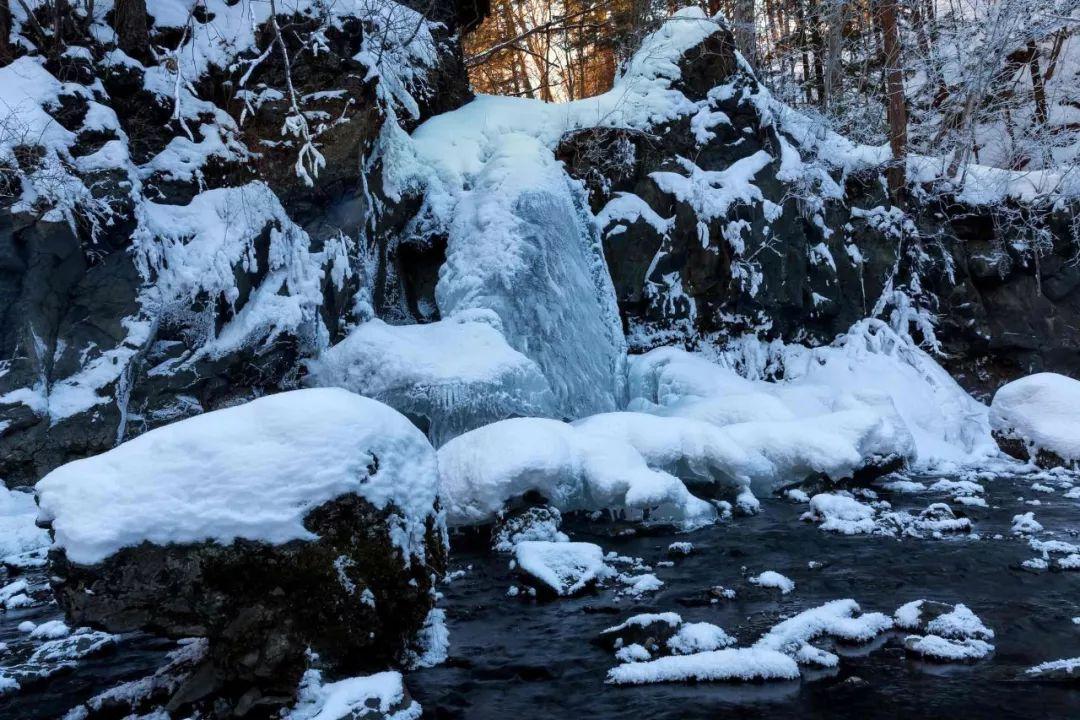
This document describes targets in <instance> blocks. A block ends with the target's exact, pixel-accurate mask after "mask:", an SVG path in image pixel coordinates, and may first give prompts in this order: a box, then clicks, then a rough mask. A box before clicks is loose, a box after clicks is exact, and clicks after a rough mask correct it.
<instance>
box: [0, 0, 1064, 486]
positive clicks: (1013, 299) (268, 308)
mask: <svg viewBox="0 0 1080 720" xmlns="http://www.w3.org/2000/svg"><path fill="white" fill-rule="evenodd" d="M243 5H245V4H243V3H241V4H239V5H238V4H235V3H234V4H230V3H228V2H224V1H223V0H217V1H214V0H211V2H208V3H207V4H206V5H205V12H204V11H203V10H201V9H200V11H199V12H198V13H195V14H194V15H192V16H191V17H188V18H182V17H171V16H169V14H168V13H165V12H161V13H160V17H157V16H155V17H154V18H153V19H154V22H153V25H152V28H151V38H152V40H153V43H154V45H155V47H156V48H158V49H159V51H155V54H154V57H153V58H150V57H143V58H135V57H131V56H129V55H127V54H125V53H124V52H123V51H121V50H120V49H119V48H118V47H117V46H116V42H115V37H114V36H113V35H112V31H111V30H110V29H109V27H108V25H107V23H106V22H105V16H104V15H102V16H101V17H99V18H96V19H86V18H84V19H83V21H82V23H75V24H73V25H72V27H70V28H66V29H65V33H66V34H65V35H64V43H65V46H66V50H65V51H64V52H63V53H61V54H59V55H57V54H53V53H43V52H38V51H37V50H36V49H34V46H33V44H32V43H27V44H24V46H22V50H20V53H21V56H20V57H18V58H16V60H15V61H14V62H13V63H11V64H10V65H8V66H6V67H4V68H2V69H0V75H3V77H2V78H0V80H2V81H3V85H4V87H11V88H15V90H13V91H12V92H14V93H16V94H17V95H18V97H17V98H14V97H13V98H9V100H11V99H13V100H15V101H17V102H9V105H13V106H18V107H20V108H21V110H20V112H18V113H15V114H13V116H12V119H11V121H10V122H9V123H8V127H7V128H6V129H5V134H4V138H3V150H4V162H5V166H4V180H5V188H6V192H5V193H4V199H3V204H2V208H0V248H2V249H0V257H2V258H3V261H2V268H3V272H2V273H0V297H3V299H4V303H3V308H4V310H3V315H2V318H0V344H2V347H3V356H4V358H5V359H4V361H3V371H2V373H0V457H2V458H3V459H2V461H0V476H2V477H3V478H4V479H5V482H6V483H7V484H9V485H19V484H28V483H32V482H34V481H36V480H37V479H38V478H40V477H41V476H42V475H43V474H44V473H45V472H47V471H48V470H50V469H51V468H53V467H55V466H57V465H59V464H61V463H63V462H65V461H68V460H71V459H74V458H78V457H83V456H86V455H91V454H94V453H98V452H100V451H102V450H105V449H107V448H109V447H112V446H113V445H115V444H116V443H118V442H119V441H122V440H123V439H125V438H129V437H132V436H133V435H136V434H138V433H141V432H144V431H145V430H147V429H151V428H154V427H157V426H160V425H162V424H165V423H168V422H171V421H174V420H177V419H180V418H183V417H187V416H190V415H193V414H198V413H201V412H205V411H208V410H212V409H215V408H218V407H223V406H227V405H230V404H234V403H237V402H240V401H243V400H246V399H250V398H252V397H256V396H258V395H261V394H265V393H271V392H276V391H280V390H283V389H288V388H291V387H295V386H297V385H298V384H299V383H300V382H301V377H302V375H303V373H304V372H305V366H304V360H305V359H306V358H310V357H313V356H315V355H318V354H319V353H320V352H321V350H322V349H324V348H326V347H328V346H329V345H331V344H333V343H334V342H336V341H338V340H339V339H341V338H342V337H343V335H344V334H345V332H346V330H347V329H348V328H349V327H351V326H352V325H355V324H356V323H357V322H360V321H363V320H367V319H370V318H372V317H375V316H378V317H381V318H383V319H385V320H387V321H388V322H390V323H412V322H429V321H432V320H437V319H438V318H439V317H440V316H441V313H440V307H439V302H438V299H437V298H436V292H435V290H436V285H437V283H438V281H439V278H440V271H442V270H445V269H444V267H443V266H444V263H445V261H446V253H447V236H446V234H445V232H444V231H442V230H439V229H438V228H435V229H432V228H431V227H429V226H428V225H425V216H424V211H423V208H424V207H425V205H424V204H425V201H426V200H430V196H428V197H425V191H423V190H417V189H416V188H412V189H411V190H410V191H409V192H398V189H397V188H390V190H389V191H387V189H385V188H384V187H383V177H384V173H383V169H384V168H383V163H384V160H385V158H386V153H387V151H388V148H392V146H393V144H394V142H395V139H394V138H395V137H396V136H395V134H394V133H400V132H402V131H406V132H407V131H410V130H411V129H413V128H415V127H416V126H417V125H418V124H420V123H421V122H422V121H424V120H425V119H427V118H429V117H432V116H434V115H437V114H439V113H444V112H445V111H447V110H450V109H453V108H457V107H459V106H461V105H462V104H463V103H465V102H466V101H468V100H469V99H470V94H469V90H468V84H467V78H466V76H465V72H464V68H463V63H462V60H461V55H460V50H459V47H458V45H457V42H456V36H455V33H456V32H457V31H458V30H459V29H460V28H468V27H469V26H470V25H471V24H473V23H475V22H476V20H477V18H478V17H481V16H482V14H483V13H484V12H485V8H484V7H483V4H482V3H477V2H466V1H464V0H462V1H459V2H447V3H436V4H435V10H436V11H437V12H435V14H434V15H433V17H435V18H436V19H438V20H441V21H442V22H431V21H429V20H426V19H425V18H424V17H422V16H421V15H420V14H418V13H416V12H415V11H413V10H410V9H409V8H407V7H405V6H401V5H397V4H395V3H387V4H377V6H372V8H374V9H372V8H369V10H368V11H367V12H363V13H358V12H355V11H354V12H345V11H343V10H331V9H328V8H326V7H324V6H322V5H320V4H310V5H307V4H303V3H301V5H300V6H299V10H298V11H297V13H296V14H294V15H292V16H290V17H288V18H285V17H281V18H279V20H280V22H278V23H276V24H275V23H274V22H272V21H271V19H270V17H269V14H268V10H260V11H259V12H261V13H262V15H258V16H257V17H255V18H254V20H255V22H254V23H252V22H251V18H248V17H246V16H244V15H243V13H242V12H241V11H240V10H238V8H240V7H241V6H243ZM201 7H202V6H200V8H201ZM425 8H427V5H426V4H425ZM153 12H154V9H153V7H151V13H152V14H153ZM17 24H18V25H19V27H18V28H17V30H19V31H20V32H24V33H29V32H30V31H29V30H28V29H27V28H28V27H29V26H30V24H29V23H28V21H26V19H25V18H24V19H23V20H22V21H21V23H17ZM275 27H276V28H278V29H277V30H275ZM282 27H284V28H285V30H284V31H281V28H282ZM222 28H226V29H227V30H228V33H232V34H231V35H229V34H228V33H225V34H224V35H225V37H224V40H220V41H218V40H213V39H208V38H214V37H218V38H220V37H221V36H222ZM279 31H280V33H281V34H280V37H281V38H282V40H281V42H280V43H278V41H277V39H276V38H277V37H278V32H279ZM27 37H29V35H27ZM283 51H284V52H283ZM286 57H288V58H289V60H288V63H286V60H285V58H286ZM678 70H679V72H678V79H677V80H676V81H674V87H675V88H676V89H677V90H678V92H679V93H681V95H682V96H683V97H684V98H685V100H686V101H687V104H686V107H682V108H681V109H679V110H678V111H677V112H672V113H668V114H667V116H665V117H664V118H662V119H660V120H658V121H657V122H655V123H649V124H646V125H644V126H642V125H638V126H635V127H630V126H629V125H626V124H624V125H623V126H620V125H619V124H618V123H611V122H605V123H604V125H603V126H602V127H597V128H589V127H580V126H577V127H569V128H567V129H568V132H567V134H566V135H565V136H563V137H562V138H561V140H560V141H558V142H557V150H556V154H557V157H558V158H559V159H561V160H562V161H563V162H564V163H565V167H566V170H567V171H568V173H569V175H570V176H571V178H573V179H574V180H575V181H576V182H578V183H580V186H581V188H583V189H582V190H581V191H580V192H581V196H582V197H583V198H584V200H583V204H585V203H587V206H588V208H589V209H591V211H592V213H593V214H595V215H596V218H597V221H596V223H597V226H598V230H599V231H601V233H602V235H601V238H602V242H603V250H604V255H605V257H606V262H607V266H608V268H609V270H610V273H611V279H612V283H613V285H614V289H615V293H616V296H617V300H618V303H619V309H620V311H621V315H622V319H623V323H624V329H625V330H626V332H627V336H628V341H629V345H630V349H631V351H641V350H644V349H648V348H650V347H654V346H657V345H660V344H670V343H675V344H683V345H687V346H690V347H711V348H725V347H733V346H738V345H739V343H740V342H742V339H744V338H747V337H750V338H753V339H754V340H755V342H756V341H757V340H761V341H764V342H763V343H762V344H760V347H764V348H767V347H768V345H767V343H768V342H769V341H772V340H782V341H784V342H802V343H807V344H811V345H814V344H824V343H828V342H831V341H832V340H833V338H835V337H836V336H837V335H838V334H840V333H843V332H844V331H846V330H847V329H848V328H849V327H850V326H851V325H852V324H853V323H854V322H856V321H857V320H859V319H861V318H864V317H867V316H878V317H881V318H884V319H886V320H889V321H890V322H891V324H892V325H893V326H894V328H895V329H896V330H898V331H899V332H901V333H902V334H910V335H911V336H912V337H914V338H915V339H916V340H917V341H919V342H922V343H923V344H924V345H926V346H928V347H931V348H933V349H935V350H936V351H937V352H939V353H940V356H939V357H940V358H941V361H942V362H943V364H944V365H945V366H946V367H948V368H949V369H950V370H952V372H953V373H954V374H955V376H956V377H957V378H958V379H960V380H961V382H962V383H963V384H964V385H965V386H966V387H968V388H969V389H971V390H973V391H975V392H987V391H992V390H993V389H994V388H995V387H997V385H999V384H1000V383H1001V382H1002V381H1003V380H1005V379H1008V378H1012V377H1015V376H1016V375H1019V374H1022V373H1026V372H1030V371H1032V370H1041V369H1047V370H1055V371H1064V372H1069V371H1073V372H1075V371H1076V370H1077V368H1076V367H1075V365H1076V357H1077V349H1078V348H1080V335H1078V331H1077V330H1076V328H1077V327H1080V323H1078V322H1077V319H1078V318H1077V314H1078V313H1080V295H1078V293H1077V284H1078V282H1080V271H1078V270H1077V268H1076V264H1075V263H1074V262H1073V260H1074V258H1075V243H1076V233H1077V214H1076V205H1075V203H1073V204H1069V203H1068V202H1065V201H1062V200H1057V201H1056V202H1055V200H1054V199H1053V198H1051V199H1049V200H1048V199H1045V198H1034V199H1033V198H1032V197H1031V196H1030V194H1027V195H1025V194H1024V193H1023V192H1022V191H1021V190H1019V189H1018V182H1017V181H1016V179H1015V178H1014V177H1013V176H1012V175H1010V174H1008V173H1003V172H997V173H996V174H995V173H992V172H991V173H988V174H986V176H985V177H984V176H980V178H979V179H980V180H983V181H985V182H984V184H983V185H981V186H979V188H978V189H973V188H974V185H973V184H972V182H971V179H970V178H969V179H967V180H961V181H958V182H955V183H952V184H947V185H945V186H942V185H941V184H940V183H937V184H934V185H931V184H923V183H921V182H920V179H921V178H922V176H923V175H926V172H924V171H925V170H926V169H927V166H928V164H929V162H930V161H929V160H928V159H918V158H916V159H912V161H911V163H910V168H909V175H910V176H911V177H912V180H913V183H912V188H911V192H910V193H909V197H908V199H907V202H906V204H905V205H903V206H897V205H894V204H892V203H890V201H889V200H888V198H887V195H886V193H885V191H884V187H883V183H882V180H881V163H882V162H883V159H884V158H883V157H882V155H881V151H882V149H881V148H865V147H861V146H856V145H854V144H852V143H850V142H847V141H846V140H844V139H843V138H839V137H837V136H835V135H833V134H830V133H827V132H821V131H818V130H815V129H814V128H813V127H811V126H810V124H809V123H807V121H806V120H805V118H802V117H801V116H798V115H797V114H796V113H793V112H791V111H789V110H787V109H786V108H784V107H783V106H782V105H780V104H779V103H778V102H776V101H775V100H773V99H772V98H771V96H770V95H769V94H768V92H767V91H766V90H765V89H764V88H763V87H762V86H761V85H760V84H759V83H758V82H757V80H756V79H755V78H754V76H753V74H752V73H751V72H750V71H749V70H748V69H747V68H746V67H745V65H744V64H743V63H742V62H741V59H740V58H739V57H738V56H737V54H736V53H735V51H734V47H733V44H732V42H731V35H730V33H728V32H727V31H726V30H723V31H720V32H716V33H713V34H711V35H709V36H708V37H707V38H705V39H704V40H703V41H701V42H700V43H698V44H696V45H695V46H694V47H692V48H691V49H690V50H688V51H687V52H685V53H684V54H683V57H682V58H681V60H680V62H679V68H678ZM991 201H992V202H991ZM598 287H599V286H598ZM504 324H505V319H504ZM512 344H513V343H512ZM534 346H535V343H534ZM613 347H614V346H613ZM533 349H534V350H535V347H534V348H533ZM515 350H522V348H520V347H515ZM755 352H756V355H755V359H753V360H750V359H747V360H746V362H748V363H750V362H752V363H756V364H757V365H758V366H760V367H756V368H755V371H763V372H765V374H782V368H780V367H775V366H772V367H770V366H769V360H768V353H767V352H765V353H764V354H763V353H761V352H758V351H755ZM526 354H527V355H528V354H529V353H528V352H526ZM530 357H531V356H530ZM539 361H540V362H541V364H543V358H540V359H539ZM616 394H617V388H616V389H615V390H612V391H611V392H610V393H609V394H608V396H607V397H609V398H610V397H615V395H616ZM606 402H610V400H608V401H606ZM564 405H565V403H564Z"/></svg>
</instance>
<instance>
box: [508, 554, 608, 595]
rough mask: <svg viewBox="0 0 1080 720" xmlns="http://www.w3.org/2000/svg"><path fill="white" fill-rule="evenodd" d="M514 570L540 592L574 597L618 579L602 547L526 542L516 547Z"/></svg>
mask: <svg viewBox="0 0 1080 720" xmlns="http://www.w3.org/2000/svg"><path fill="white" fill-rule="evenodd" d="M513 563H514V566H515V568H516V569H517V571H518V572H519V574H521V575H522V576H524V578H525V579H526V581H528V582H529V583H530V584H532V585H533V586H534V587H535V588H536V589H537V591H538V592H540V593H541V594H543V595H547V596H552V595H555V596H559V597H565V596H571V595H578V594H580V593H582V592H585V591H586V590H588V589H589V588H591V587H593V586H595V585H596V584H597V583H599V582H602V581H603V580H605V579H607V578H610V577H612V576H613V575H615V572H614V570H612V568H611V567H610V566H609V565H608V564H607V563H606V562H604V551H603V549H602V548H601V547H600V546H599V545H594V544H592V543H585V542H550V541H547V540H524V541H522V542H519V543H518V544H517V545H516V546H514V561H513Z"/></svg>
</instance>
